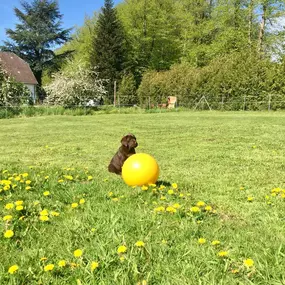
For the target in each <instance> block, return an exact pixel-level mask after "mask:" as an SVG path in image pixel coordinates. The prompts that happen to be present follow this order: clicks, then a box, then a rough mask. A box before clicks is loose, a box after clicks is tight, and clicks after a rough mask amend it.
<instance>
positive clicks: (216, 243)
mask: <svg viewBox="0 0 285 285" xmlns="http://www.w3.org/2000/svg"><path fill="white" fill-rule="evenodd" d="M211 244H212V245H214V246H215V245H220V244H221V242H220V241H219V240H213V241H212V242H211Z"/></svg>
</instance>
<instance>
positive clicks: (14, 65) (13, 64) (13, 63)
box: [0, 51, 38, 102]
mask: <svg viewBox="0 0 285 285" xmlns="http://www.w3.org/2000/svg"><path fill="white" fill-rule="evenodd" d="M0 65H1V67H2V68H3V69H4V70H5V71H6V72H7V73H8V74H9V76H11V77H13V78H14V79H15V80H16V81H17V82H21V83H23V84H24V85H26V86H27V87H28V88H29V90H30V91H31V96H32V98H33V101H34V102H35V101H36V86H37V84H38V82H37V79H36V77H35V76H34V74H33V72H32V70H31V68H30V66H29V64H28V63H27V62H25V61H24V60H23V59H21V58H20V57H19V56H17V55H16V54H14V53H13V52H2V51H0Z"/></svg>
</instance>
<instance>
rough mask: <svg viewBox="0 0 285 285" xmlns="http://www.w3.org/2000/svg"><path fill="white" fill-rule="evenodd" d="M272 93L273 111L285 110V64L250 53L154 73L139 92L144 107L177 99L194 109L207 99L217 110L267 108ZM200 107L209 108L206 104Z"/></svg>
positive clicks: (179, 103)
mask: <svg viewBox="0 0 285 285" xmlns="http://www.w3.org/2000/svg"><path fill="white" fill-rule="evenodd" d="M269 94H272V104H271V107H272V109H277V108H278V106H279V108H281V107H285V106H284V105H285V104H284V103H282V102H281V101H282V100H284V99H285V65H284V64H277V63H272V62H270V61H269V60H268V59H260V57H259V56H258V55H255V54H251V55H250V54H246V53H232V54H230V55H227V56H224V57H221V58H218V59H215V60H213V61H212V62H211V63H210V64H209V65H208V66H206V67H203V68H194V67H192V66H190V65H187V64H179V65H175V66H172V68H171V69H170V70H169V71H164V72H155V71H150V72H147V73H145V75H144V77H143V79H142V82H141V85H140V87H139V89H138V96H139V100H140V103H141V105H146V104H149V103H150V104H151V105H156V104H159V103H166V102H167V97H168V96H176V97H177V100H178V105H179V106H185V107H192V108H193V107H195V106H196V105H197V103H198V102H199V100H200V99H201V97H202V96H205V97H206V98H207V101H208V103H209V105H210V106H211V107H212V108H213V109H222V110H242V109H244V108H245V109H250V110H264V109H267V108H268V96H269ZM245 96H246V102H245V103H246V104H244V97H245ZM278 101H279V102H278ZM203 102H204V104H203ZM200 107H202V109H203V108H207V109H208V105H207V104H206V102H205V101H201V104H199V108H200Z"/></svg>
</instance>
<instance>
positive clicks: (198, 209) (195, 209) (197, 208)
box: [190, 206, 200, 213]
mask: <svg viewBox="0 0 285 285" xmlns="http://www.w3.org/2000/svg"><path fill="white" fill-rule="evenodd" d="M190 211H191V212H192V213H199V212H200V208H199V207H196V206H195V207H191V208H190Z"/></svg>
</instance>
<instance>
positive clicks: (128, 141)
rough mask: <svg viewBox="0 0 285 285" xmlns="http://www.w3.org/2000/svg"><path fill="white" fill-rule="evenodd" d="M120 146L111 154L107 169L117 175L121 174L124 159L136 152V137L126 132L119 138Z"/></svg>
mask: <svg viewBox="0 0 285 285" xmlns="http://www.w3.org/2000/svg"><path fill="white" fill-rule="evenodd" d="M121 144H122V145H121V147H120V148H119V150H118V151H117V152H116V154H115V155H114V156H113V158H112V160H111V162H110V164H109V166H108V170H109V171H110V172H112V173H116V174H118V175H121V174H122V167H123V164H124V162H125V160H126V159H127V158H128V157H129V156H131V155H133V154H135V153H136V151H135V148H136V147H137V146H138V143H137V139H136V137H135V136H134V135H133V134H128V135H126V136H124V137H123V138H122V140H121Z"/></svg>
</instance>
